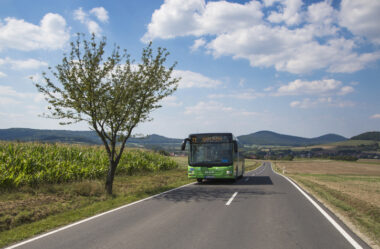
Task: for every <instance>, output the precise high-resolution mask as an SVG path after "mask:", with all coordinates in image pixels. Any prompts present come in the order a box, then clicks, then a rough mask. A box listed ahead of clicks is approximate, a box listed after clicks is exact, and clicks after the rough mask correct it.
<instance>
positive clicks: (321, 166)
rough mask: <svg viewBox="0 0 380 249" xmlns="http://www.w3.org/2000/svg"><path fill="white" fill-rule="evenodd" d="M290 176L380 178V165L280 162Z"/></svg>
mask: <svg viewBox="0 0 380 249" xmlns="http://www.w3.org/2000/svg"><path fill="white" fill-rule="evenodd" d="M278 165H279V166H280V167H281V168H282V167H285V170H286V173H288V174H330V175H334V174H337V175H365V176H380V164H372V163H356V162H344V161H332V160H305V161H289V162H280V163H278Z"/></svg>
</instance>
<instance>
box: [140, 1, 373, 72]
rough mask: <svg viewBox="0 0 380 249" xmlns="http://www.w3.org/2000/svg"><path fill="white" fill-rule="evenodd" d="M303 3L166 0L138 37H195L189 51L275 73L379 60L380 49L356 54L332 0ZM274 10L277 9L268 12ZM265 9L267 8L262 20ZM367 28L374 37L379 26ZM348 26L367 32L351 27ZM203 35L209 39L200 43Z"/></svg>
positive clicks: (353, 67) (351, 67) (348, 68)
mask: <svg viewBox="0 0 380 249" xmlns="http://www.w3.org/2000/svg"><path fill="white" fill-rule="evenodd" d="M354 2H355V1H354ZM356 2H360V1H356ZM373 2H376V1H372V4H371V6H373V5H376V6H377V5H378V4H373ZM377 2H378V1H377ZM344 4H346V1H343V2H342V11H341V12H342V13H343V14H341V16H342V15H343V16H345V14H344V11H345V9H344V8H346V7H344V6H343V5H344ZM302 5H303V3H302V1H301V0H265V1H264V3H263V4H262V3H260V2H259V1H249V2H247V3H245V4H239V3H231V2H227V1H218V2H212V1H211V2H207V3H206V2H205V1H204V0H191V1H187V0H177V1H175V0H166V1H165V2H164V4H162V5H161V7H160V8H159V9H157V10H155V11H154V13H153V14H152V19H151V22H150V23H149V24H148V29H147V32H146V33H145V35H144V36H143V37H142V41H144V42H147V41H149V40H153V39H157V38H161V39H170V38H175V37H178V36H195V37H198V39H197V40H196V42H195V43H194V45H193V49H194V50H195V49H197V48H199V47H200V46H205V47H206V48H207V51H206V53H210V54H212V55H214V57H215V58H218V57H220V56H232V57H233V58H234V59H246V60H248V61H249V62H250V65H251V66H252V67H274V68H275V69H276V70H277V71H286V72H290V73H293V74H305V73H310V72H312V71H315V70H326V71H328V72H332V73H352V72H356V71H358V70H361V69H363V68H365V67H366V66H367V65H368V64H369V63H373V62H374V61H377V60H379V59H380V54H379V52H366V53H363V52H357V51H360V50H359V49H358V48H360V45H361V44H360V42H358V39H357V37H354V38H346V37H347V36H345V35H344V33H345V32H344V31H343V30H342V27H340V26H339V24H340V23H345V22H342V20H343V19H342V18H341V21H340V22H339V11H338V10H335V9H334V8H333V7H332V6H331V1H323V2H317V3H313V4H310V5H309V6H307V8H304V6H302ZM351 5H353V4H352V2H351ZM357 5H360V7H362V5H361V4H357ZM376 6H375V7H376ZM266 8H267V9H266ZM274 8H277V10H275V11H273V9H274ZM363 8H364V7H363ZM347 9H349V8H347ZM358 9H360V8H358ZM375 9H376V8H375ZM264 11H272V12H270V14H269V16H268V18H267V19H265V16H264V14H263V13H264ZM372 12H373V13H378V12H379V11H377V9H376V10H375V11H371V13H372ZM347 15H348V14H347ZM355 15H356V14H355ZM355 15H354V16H355ZM358 15H359V16H361V15H360V14H358ZM268 19H269V21H268ZM367 19H368V20H369V19H370V18H367ZM367 19H366V20H367ZM355 20H356V19H355ZM359 20H361V19H360V18H359ZM271 22H273V23H276V24H275V25H273V23H271ZM368 22H369V21H368ZM370 22H371V25H372V24H374V23H376V24H377V22H378V18H377V16H376V17H373V16H372V14H371V19H370ZM289 26H292V27H291V28H289ZM346 26H347V25H346ZM372 26H374V27H375V30H374V29H370V30H369V31H368V33H371V34H372V35H373V36H376V37H377V35H375V34H376V33H377V32H378V31H379V27H380V26H379V25H372ZM372 26H371V27H372ZM350 30H353V31H352V32H353V33H354V34H359V35H367V36H368V34H367V33H365V34H364V33H363V34H362V33H360V32H359V33H358V32H356V31H355V29H354V28H351V29H350ZM340 31H343V32H340ZM203 36H207V38H208V39H209V38H210V37H212V39H211V40H210V41H209V42H208V43H205V42H206V40H205V39H204V38H203ZM379 37H380V36H379Z"/></svg>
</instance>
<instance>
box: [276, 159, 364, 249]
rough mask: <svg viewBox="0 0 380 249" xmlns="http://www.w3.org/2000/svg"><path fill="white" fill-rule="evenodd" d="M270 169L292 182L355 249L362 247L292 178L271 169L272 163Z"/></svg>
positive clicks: (361, 248)
mask: <svg viewBox="0 0 380 249" xmlns="http://www.w3.org/2000/svg"><path fill="white" fill-rule="evenodd" d="M271 169H272V171H273V172H274V173H276V174H277V175H280V176H282V177H284V178H285V179H286V180H288V181H289V182H290V183H291V184H293V186H294V187H295V188H296V189H297V190H298V191H300V192H301V194H303V195H304V196H305V197H306V199H307V200H308V201H310V202H311V204H313V206H314V207H316V208H317V209H318V211H319V212H321V213H322V215H323V216H324V217H325V218H326V219H327V220H328V221H329V222H330V223H331V224H332V225H333V226H334V227H335V228H336V230H338V231H339V232H340V233H341V234H342V235H343V237H344V238H345V239H346V240H347V241H348V242H349V243H350V244H351V245H352V246H353V247H354V248H355V249H363V247H361V245H359V244H358V242H356V241H355V240H354V239H353V238H352V237H351V235H349V234H348V233H347V232H346V231H345V230H344V229H343V228H342V227H341V226H340V225H339V224H338V223H337V222H336V221H335V220H334V219H333V218H332V217H331V216H330V215H329V214H328V213H327V212H326V211H325V210H323V209H322V208H321V207H320V206H319V205H318V204H317V203H316V202H315V201H314V200H313V199H311V197H310V196H309V195H308V194H306V193H305V192H304V191H303V190H302V189H301V188H300V187H298V185H297V184H295V183H294V182H293V181H292V180H290V179H289V178H288V177H286V176H284V175H281V174H278V173H277V172H276V171H274V170H273V168H272V164H271Z"/></svg>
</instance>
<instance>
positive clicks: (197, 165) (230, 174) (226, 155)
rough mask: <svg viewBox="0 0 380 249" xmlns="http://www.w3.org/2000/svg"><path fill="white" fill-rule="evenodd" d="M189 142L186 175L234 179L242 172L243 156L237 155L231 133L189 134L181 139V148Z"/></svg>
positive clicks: (237, 150)
mask: <svg viewBox="0 0 380 249" xmlns="http://www.w3.org/2000/svg"><path fill="white" fill-rule="evenodd" d="M187 142H189V144H190V149H189V158H188V161H189V166H188V177H189V178H192V179H197V181H198V182H202V180H203V179H232V180H236V179H237V178H240V177H242V176H243V174H244V158H243V157H242V156H241V155H239V148H238V141H237V139H236V138H235V137H234V136H233V135H232V133H201V134H190V135H189V137H188V138H186V139H185V140H183V143H182V148H181V149H182V150H185V148H186V143H187Z"/></svg>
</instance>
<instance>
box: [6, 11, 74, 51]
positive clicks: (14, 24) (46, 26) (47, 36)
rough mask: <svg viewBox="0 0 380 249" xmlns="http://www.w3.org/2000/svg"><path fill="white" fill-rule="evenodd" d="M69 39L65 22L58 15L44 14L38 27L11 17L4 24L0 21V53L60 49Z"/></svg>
mask: <svg viewBox="0 0 380 249" xmlns="http://www.w3.org/2000/svg"><path fill="white" fill-rule="evenodd" d="M69 38H70V34H69V29H68V27H67V26H66V20H65V19H64V18H63V17H62V16H60V15H58V14H54V13H48V14H46V15H45V16H44V17H43V18H42V19H41V21H40V24H39V25H36V24H33V23H29V22H26V21H25V20H23V19H16V18H12V17H7V18H5V19H4V22H3V21H2V20H0V51H1V50H3V49H17V50H22V51H31V50H36V49H48V50H54V49H61V48H63V47H64V45H65V44H66V43H67V42H68V40H69Z"/></svg>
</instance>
